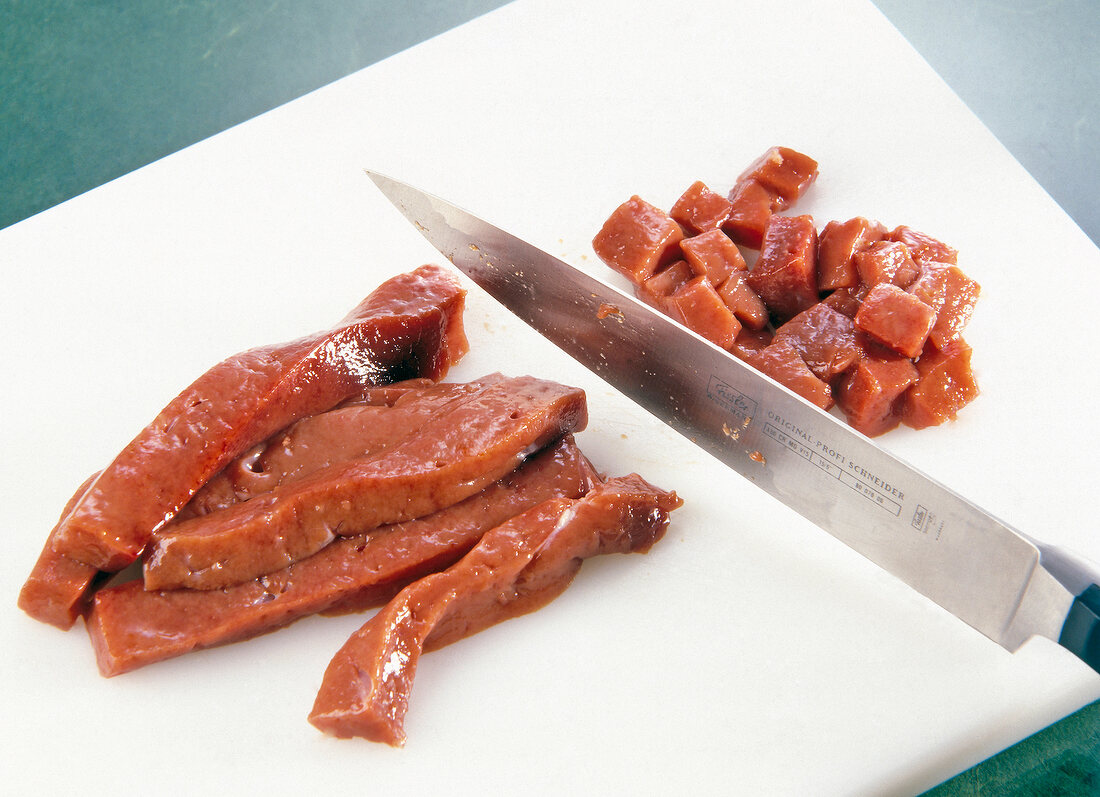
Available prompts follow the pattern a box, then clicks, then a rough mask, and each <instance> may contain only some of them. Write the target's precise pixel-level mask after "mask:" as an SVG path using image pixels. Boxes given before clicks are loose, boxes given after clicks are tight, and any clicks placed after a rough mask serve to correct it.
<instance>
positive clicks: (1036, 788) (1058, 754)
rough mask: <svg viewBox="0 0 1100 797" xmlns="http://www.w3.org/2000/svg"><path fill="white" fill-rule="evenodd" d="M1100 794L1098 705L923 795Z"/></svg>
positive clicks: (1081, 796) (1029, 796) (1028, 796)
mask: <svg viewBox="0 0 1100 797" xmlns="http://www.w3.org/2000/svg"><path fill="white" fill-rule="evenodd" d="M961 795H981V797H1032V795H1034V796H1035V797H1086V796H1087V795H1100V703H1093V704H1092V705H1091V706H1086V707H1085V708H1083V709H1081V710H1080V711H1078V712H1077V713H1075V714H1072V715H1070V716H1069V717H1067V718H1066V719H1064V720H1062V721H1061V722H1058V723H1055V724H1054V725H1052V726H1050V727H1049V728H1047V729H1046V730H1044V731H1043V732H1042V733H1039V734H1036V735H1035V736H1032V737H1030V738H1028V739H1025V740H1024V741H1022V742H1020V743H1019V744H1017V745H1015V746H1014V747H1011V748H1009V749H1008V750H1006V751H1004V752H1003V753H1000V754H998V755H995V756H993V757H992V758H990V759H989V760H987V761H984V762H982V763H981V764H980V765H978V766H976V767H974V768H973V769H970V770H967V771H966V772H964V773H962V774H961V775H959V776H957V777H955V778H952V779H951V780H949V781H948V782H947V783H944V784H942V785H941V786H938V787H936V788H935V789H932V790H931V791H929V792H926V793H925V797H960V796H961Z"/></svg>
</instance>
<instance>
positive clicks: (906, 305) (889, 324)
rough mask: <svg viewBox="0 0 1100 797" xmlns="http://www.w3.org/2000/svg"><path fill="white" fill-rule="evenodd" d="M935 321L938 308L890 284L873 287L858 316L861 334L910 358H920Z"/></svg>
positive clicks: (857, 324) (857, 323)
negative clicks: (865, 334) (863, 333)
mask: <svg viewBox="0 0 1100 797" xmlns="http://www.w3.org/2000/svg"><path fill="white" fill-rule="evenodd" d="M935 322H936V311H935V309H933V308H932V307H931V306H929V305H927V304H925V303H924V302H922V301H921V300H920V299H919V298H918V297H916V296H914V295H913V294H911V293H907V292H906V291H903V290H902V289H901V288H899V287H898V286H896V285H891V284H890V283H888V282H880V283H879V284H878V285H876V286H875V287H873V288H871V290H870V291H869V292H868V293H867V295H866V296H865V297H864V299H863V302H862V304H861V305H860V308H859V311H858V312H857V313H856V317H855V324H856V326H857V327H859V329H860V330H861V331H863V332H865V333H867V334H868V335H869V336H871V337H872V338H873V339H874V340H876V341H878V342H879V343H881V344H883V345H885V346H887V347H888V348H890V349H892V350H894V351H896V352H897V353H898V354H903V355H905V356H906V357H919V356H920V353H921V351H922V350H923V349H924V342H925V341H926V340H928V333H929V332H931V331H932V325H933V324H934V323H935Z"/></svg>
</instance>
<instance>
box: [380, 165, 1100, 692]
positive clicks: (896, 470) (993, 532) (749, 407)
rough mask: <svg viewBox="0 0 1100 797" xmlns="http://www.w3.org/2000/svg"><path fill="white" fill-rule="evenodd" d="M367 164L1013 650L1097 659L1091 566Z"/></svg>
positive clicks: (514, 305) (414, 218) (537, 306)
mask: <svg viewBox="0 0 1100 797" xmlns="http://www.w3.org/2000/svg"><path fill="white" fill-rule="evenodd" d="M367 175H368V176H369V177H370V179H371V180H372V181H373V182H374V183H375V185H377V186H378V188H379V189H380V190H381V191H382V193H383V194H384V195H385V196H386V197H387V198H388V199H389V200H390V201H391V202H392V203H393V204H394V205H395V206H396V207H397V209H398V210H400V211H401V212H402V213H403V214H404V215H405V217H406V218H407V219H409V221H411V222H412V223H413V225H414V226H415V227H416V228H417V229H418V230H419V231H420V232H421V234H423V235H424V237H425V238H427V239H428V241H429V242H430V243H431V244H432V245H433V246H434V247H435V248H436V249H438V250H439V251H440V252H441V253H442V254H443V255H444V256H445V257H446V258H447V259H448V260H450V261H451V262H452V263H453V264H454V265H455V266H456V267H457V268H459V269H460V270H461V271H463V272H464V273H465V274H466V275H467V276H469V277H470V278H471V279H472V280H473V281H474V282H475V283H476V284H477V285H479V286H480V287H481V288H482V289H484V290H485V291H486V292H487V293H489V294H490V295H491V296H492V297H493V298H495V299H496V300H497V301H499V302H500V303H501V304H503V305H504V306H505V307H506V308H508V309H509V310H510V311H511V312H513V313H514V314H515V315H517V316H518V317H519V318H521V319H522V320H523V321H525V322H526V323H527V324H529V325H530V326H532V327H533V328H534V329H536V330H537V331H538V332H540V333H541V334H542V335H543V336H545V337H546V338H548V339H549V340H551V341H552V342H553V343H554V344H556V345H557V346H558V347H559V348H561V349H562V350H564V351H565V352H566V353H568V354H569V355H571V356H572V357H573V358H574V359H576V360H578V361H579V362H580V363H582V364H583V365H585V366H586V367H587V368H589V369H590V370H592V371H594V372H595V373H596V374H597V375H599V376H600V377H602V378H603V379H605V380H606V381H607V382H608V383H609V384H611V385H612V386H613V387H615V388H617V389H618V390H620V391H621V392H622V393H624V394H625V395H627V396H628V397H629V398H631V399H632V400H633V401H635V402H636V403H638V404H640V405H641V406H642V407H644V408H645V409H646V410H648V411H649V412H650V413H652V414H653V415H654V416H656V417H657V418H659V419H660V420H662V421H664V422H665V423H667V424H668V425H669V426H671V427H672V428H673V429H675V430H676V431H677V432H679V433H681V434H683V435H685V436H686V437H688V438H689V439H690V440H691V441H692V442H694V443H695V444H696V445H698V446H700V447H702V448H704V449H705V450H707V451H708V452H710V453H711V454H712V455H713V456H715V457H716V458H717V459H719V460H720V461H721V462H723V463H725V464H726V465H727V466H729V467H730V468H732V469H733V470H735V471H737V472H738V473H740V474H741V475H742V476H745V477H746V478H747V479H749V480H750V481H751V482H752V483H753V484H755V485H757V486H758V487H760V488H762V489H764V490H765V491H767V492H768V493H770V494H771V495H772V496H774V497H775V498H777V499H779V500H780V501H782V502H783V503H784V504H786V505H787V506H789V507H791V508H792V509H794V510H795V511H797V512H798V513H799V514H801V515H802V516H804V517H805V518H807V519H808V520H810V521H812V522H813V523H815V524H817V525H818V526H820V527H821V528H822V529H824V530H825V531H827V532H829V533H830V534H832V535H833V536H835V537H837V538H838V539H840V540H841V541H842V542H844V543H845V544H847V545H848V546H850V547H851V548H853V549H854V550H856V551H858V552H859V553H860V554H862V555H863V556H865V557H867V558H868V559H870V560H871V561H872V562H874V563H875V564H877V565H879V566H880V567H882V568H883V569H885V570H886V571H888V572H890V573H892V574H893V575H894V576H896V577H897V578H899V579H901V580H902V581H904V582H905V583H907V584H908V585H909V586H911V587H912V588H914V589H915V590H917V591H918V592H920V593H921V594H923V595H925V596H926V597H928V598H930V599H931V600H933V601H935V602H936V603H937V604H939V605H940V606H942V607H943V608H944V609H946V610H948V611H949V612H951V613H952V614H954V615H955V616H956V617H958V618H959V619H961V620H963V621H964V622H966V623H967V624H969V625H970V626H972V627H973V628H975V629H976V630H978V631H979V632H981V633H982V634H984V635H985V636H987V637H989V638H990V639H992V640H993V641H995V642H997V643H998V644H1000V645H1001V646H1002V647H1004V648H1006V649H1008V650H1009V651H1015V650H1016V649H1018V648H1019V646H1020V645H1022V644H1023V643H1024V642H1026V641H1027V640H1028V639H1030V638H1031V637H1033V636H1036V635H1041V636H1045V637H1047V638H1049V639H1053V640H1055V641H1057V642H1059V643H1060V644H1061V645H1062V646H1063V647H1065V648H1067V649H1068V650H1070V651H1072V652H1073V653H1074V654H1076V655H1077V656H1078V657H1079V658H1081V659H1082V660H1083V661H1084V662H1085V663H1087V664H1088V665H1089V666H1090V667H1092V668H1093V669H1094V670H1096V671H1097V672H1100V586H1098V585H1100V567H1097V565H1096V564H1094V563H1092V562H1090V561H1088V560H1086V559H1084V558H1083V557H1080V556H1078V555H1076V554H1074V553H1073V552H1071V551H1068V550H1066V549H1063V548H1058V547H1056V546H1051V545H1047V544H1045V543H1042V542H1040V541H1038V540H1035V539H1033V538H1030V537H1027V536H1025V535H1024V534H1022V533H1020V532H1018V531H1016V530H1015V529H1013V528H1011V527H1009V526H1008V525H1007V524H1005V523H1004V522H1002V521H1000V520H998V519H997V518H996V517H994V516H993V515H991V514H990V513H988V512H986V511H985V510H983V509H981V508H979V507H977V506H975V505H974V504H973V503H971V502H969V501H967V500H966V499H965V498H963V497H962V496H960V495H958V494H956V493H955V492H953V491H952V490H950V489H949V488H947V487H946V486H944V485H942V484H940V483H939V482H937V481H936V480H934V479H932V478H930V477H929V476H927V475H925V474H923V473H921V472H920V471H918V470H917V469H915V468H913V467H911V466H910V465H908V464H906V463H905V462H903V461H902V460H900V459H899V458H897V457H895V456H894V455H892V454H890V453H889V452H887V451H885V450H883V449H882V448H880V447H879V446H878V445H876V444H875V443H874V442H873V441H871V440H870V439H869V438H867V437H865V436H864V435H862V434H860V433H858V432H856V431H855V430H853V429H852V428H851V427H849V426H848V425H847V424H846V423H844V422H843V421H841V420H840V419H838V418H837V417H835V416H833V415H831V414H830V413H828V412H825V411H823V410H821V409H820V408H818V407H816V406H814V405H812V404H810V403H809V402H807V401H806V400H804V399H803V398H802V397H800V396H798V395H796V394H795V393H793V392H791V391H790V390H788V389H787V388H785V387H784V386H782V385H780V384H779V383H777V382H775V381H774V380H772V379H770V378H769V377H767V376H766V375H764V374H762V373H760V372H759V371H756V370H755V369H753V368H751V367H750V366H748V365H747V364H745V363H744V362H742V361H741V360H739V359H738V358H736V357H734V356H733V355H731V354H730V353H729V352H726V351H724V350H723V349H721V348H719V347H717V346H715V345H714V344H713V343H711V342H709V341H707V340H705V339H704V338H702V337H700V336H699V335H697V334H695V333H694V332H692V331H691V330H689V329H687V328H686V327H684V326H681V325H680V324H678V323H676V322H674V321H672V320H671V319H669V318H667V317H666V316H664V315H662V314H660V313H658V312H656V311H655V310H653V309H651V308H650V307H649V306H647V305H645V304H643V303H642V302H640V301H638V300H637V299H635V298H634V297H632V296H630V295H628V294H626V293H624V292H623V291H620V290H618V289H617V288H615V287H613V286H610V285H606V284H604V283H602V282H600V281H598V280H596V279H594V278H593V277H591V276H589V275H587V274H586V273H584V272H583V271H581V270H579V269H577V268H574V267H573V266H571V265H569V264H568V263H566V262H564V261H562V260H560V259H558V258H556V257H553V256H552V255H550V254H548V253H546V252H544V251H542V250H540V249H538V248H536V247H534V246H532V245H531V244H529V243H527V242H525V241H523V240H521V239H520V238H517V237H516V236H513V235H511V234H510V233H508V232H506V231H504V230H502V229H500V228H499V227H496V226H495V225H493V224H490V223H489V222H487V221H485V220H483V219H480V218H478V217H477V216H475V215H473V214H471V213H469V212H467V211H465V210H463V209H461V208H459V207H457V206H456V205H454V204H452V203H450V202H447V201H446V200H443V199H440V198H439V197H437V196H434V195H432V194H428V193H426V192H424V191H421V190H419V189H417V188H414V187H412V186H410V185H407V184H406V183H403V182H400V181H398V180H395V179H393V178H390V177H387V176H385V175H382V174H378V173H376V172H371V171H369V170H368V171H367Z"/></svg>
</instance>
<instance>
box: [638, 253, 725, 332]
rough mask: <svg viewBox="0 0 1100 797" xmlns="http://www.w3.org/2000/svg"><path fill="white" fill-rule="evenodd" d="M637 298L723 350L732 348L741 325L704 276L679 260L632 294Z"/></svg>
mask: <svg viewBox="0 0 1100 797" xmlns="http://www.w3.org/2000/svg"><path fill="white" fill-rule="evenodd" d="M635 293H636V294H637V295H638V297H639V298H640V299H641V300H642V301H644V302H646V303H647V304H649V305H651V306H653V307H655V308H657V309H658V310H660V311H661V312H662V313H664V314H665V315H667V316H669V317H670V318H672V319H674V320H675V321H677V322H679V323H681V324H683V325H684V326H686V327H687V328H688V329H690V330H692V331H693V332H697V333H699V334H700V335H702V336H703V337H704V338H706V339H707V340H709V341H711V342H712V343H714V344H715V345H717V346H721V347H722V348H723V349H728V348H729V347H730V346H731V345H733V339H734V338H735V337H736V336H737V333H738V332H739V331H740V329H741V324H740V323H738V321H737V319H736V318H734V316H733V313H732V312H731V311H730V309H729V308H728V307H726V305H725V302H723V301H722V298H721V297H720V296H719V295H718V292H717V291H715V290H714V286H712V285H711V284H710V283H709V282H708V281H707V279H706V277H705V276H703V275H697V274H695V273H694V272H693V271H692V268H691V266H690V265H689V264H688V263H687V262H685V261H683V260H678V261H676V262H675V263H673V264H672V265H671V266H669V267H668V268H666V269H665V270H664V271H662V272H660V273H659V274H657V275H655V276H653V277H650V278H649V279H648V280H646V281H645V283H643V284H642V285H641V286H640V287H638V288H637V289H636V290H635Z"/></svg>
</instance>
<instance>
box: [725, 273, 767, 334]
mask: <svg viewBox="0 0 1100 797" xmlns="http://www.w3.org/2000/svg"><path fill="white" fill-rule="evenodd" d="M718 295H719V296H720V297H722V301H723V302H725V304H726V307H728V308H729V309H730V310H731V311H732V312H733V314H734V315H735V316H736V317H737V320H738V321H740V322H741V323H742V324H744V325H745V326H746V327H748V328H749V329H754V330H760V329H763V328H764V327H765V326H767V324H768V308H767V307H765V306H764V302H763V301H762V300H761V299H760V297H759V296H757V295H756V291H754V290H753V289H752V286H750V285H749V278H748V272H747V271H735V272H733V274H731V275H730V278H729V279H727V280H726V282H725V284H723V285H722V287H721V288H719V289H718Z"/></svg>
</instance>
